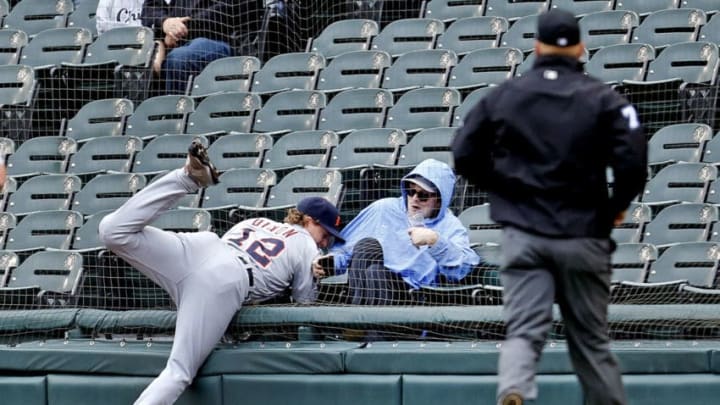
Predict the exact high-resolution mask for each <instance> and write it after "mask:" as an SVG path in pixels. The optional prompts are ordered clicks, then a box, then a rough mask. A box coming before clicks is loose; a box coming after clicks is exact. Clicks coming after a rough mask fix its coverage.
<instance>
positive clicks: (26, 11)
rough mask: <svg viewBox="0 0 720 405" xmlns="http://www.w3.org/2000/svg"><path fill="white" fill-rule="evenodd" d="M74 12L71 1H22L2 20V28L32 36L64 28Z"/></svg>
mask: <svg viewBox="0 0 720 405" xmlns="http://www.w3.org/2000/svg"><path fill="white" fill-rule="evenodd" d="M73 10H74V6H73V2H72V0H23V1H20V2H18V3H17V4H15V5H14V6H13V8H12V9H11V10H10V12H9V13H8V15H7V16H5V18H4V19H3V28H17V29H21V30H23V31H25V33H27V34H28V35H29V36H31V37H32V36H34V35H35V34H37V33H39V32H40V31H44V30H47V29H51V28H62V27H64V26H65V24H66V21H67V16H68V14H70V13H72V12H73Z"/></svg>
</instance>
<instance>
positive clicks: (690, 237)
mask: <svg viewBox="0 0 720 405" xmlns="http://www.w3.org/2000/svg"><path fill="white" fill-rule="evenodd" d="M717 220H718V208H717V207H716V206H714V205H710V204H694V203H684V204H675V205H671V206H669V207H666V208H664V209H663V210H661V211H660V212H659V213H658V214H657V215H656V216H655V218H653V219H652V221H650V222H649V223H648V224H647V225H646V226H645V233H644V235H643V238H642V240H641V242H643V243H652V244H653V245H655V246H657V247H658V248H664V247H667V246H671V245H674V244H677V243H683V242H704V241H707V240H708V237H709V235H710V229H711V227H712V224H713V223H714V222H717Z"/></svg>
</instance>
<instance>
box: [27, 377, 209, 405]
mask: <svg viewBox="0 0 720 405" xmlns="http://www.w3.org/2000/svg"><path fill="white" fill-rule="evenodd" d="M151 381H152V378H150V377H124V376H88V375H49V376H48V377H47V395H48V402H47V403H48V404H52V405H79V404H83V405H84V404H103V405H128V404H132V403H133V402H135V399H137V397H138V396H139V395H140V393H141V392H142V390H143V389H145V387H146V386H147V385H148V384H150V382H151ZM198 404H202V405H222V377H219V376H217V377H202V378H198V379H196V381H195V383H194V384H193V385H191V386H190V388H189V389H188V390H187V391H186V392H184V393H183V395H182V396H181V397H180V399H179V400H178V401H177V402H176V405H198ZM23 405H24V404H23Z"/></svg>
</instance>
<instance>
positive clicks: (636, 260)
mask: <svg viewBox="0 0 720 405" xmlns="http://www.w3.org/2000/svg"><path fill="white" fill-rule="evenodd" d="M657 257H658V251H657V248H656V247H655V246H654V245H651V244H649V243H620V244H618V245H617V248H616V249H615V251H614V252H613V253H612V256H611V259H610V264H611V266H612V278H611V280H612V282H613V283H620V282H623V281H630V282H633V283H644V282H645V281H646V280H647V276H648V272H649V269H650V265H651V264H652V262H654V261H655V260H657Z"/></svg>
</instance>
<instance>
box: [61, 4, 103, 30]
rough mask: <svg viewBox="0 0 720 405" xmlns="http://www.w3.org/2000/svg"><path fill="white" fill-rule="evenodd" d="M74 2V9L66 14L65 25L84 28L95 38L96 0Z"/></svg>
mask: <svg viewBox="0 0 720 405" xmlns="http://www.w3.org/2000/svg"><path fill="white" fill-rule="evenodd" d="M76 3H77V4H75V10H73V12H72V13H70V14H68V19H67V26H68V27H69V28H84V29H86V30H88V31H89V32H90V34H92V36H93V38H97V35H98V34H97V21H96V19H95V14H96V12H97V6H98V0H83V1H78V2H76Z"/></svg>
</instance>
